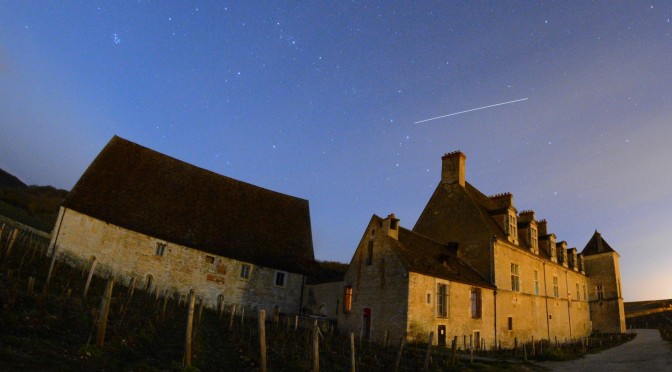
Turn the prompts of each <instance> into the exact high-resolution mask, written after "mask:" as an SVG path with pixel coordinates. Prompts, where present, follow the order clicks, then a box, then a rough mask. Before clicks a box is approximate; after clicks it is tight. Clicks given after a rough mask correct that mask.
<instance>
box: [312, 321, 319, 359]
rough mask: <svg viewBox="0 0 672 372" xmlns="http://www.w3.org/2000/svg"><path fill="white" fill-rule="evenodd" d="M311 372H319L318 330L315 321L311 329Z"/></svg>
mask: <svg viewBox="0 0 672 372" xmlns="http://www.w3.org/2000/svg"><path fill="white" fill-rule="evenodd" d="M313 372H320V329H319V327H318V326H317V319H316V320H315V326H314V327H313Z"/></svg>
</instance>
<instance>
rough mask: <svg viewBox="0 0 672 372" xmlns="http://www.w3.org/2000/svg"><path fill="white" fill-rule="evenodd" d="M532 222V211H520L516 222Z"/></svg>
mask: <svg viewBox="0 0 672 372" xmlns="http://www.w3.org/2000/svg"><path fill="white" fill-rule="evenodd" d="M531 221H534V211H530V210H527V211H522V212H520V215H518V222H531Z"/></svg>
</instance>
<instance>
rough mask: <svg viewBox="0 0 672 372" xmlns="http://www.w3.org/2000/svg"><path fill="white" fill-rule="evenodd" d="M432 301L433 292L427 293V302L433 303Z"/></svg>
mask: <svg viewBox="0 0 672 372" xmlns="http://www.w3.org/2000/svg"><path fill="white" fill-rule="evenodd" d="M431 303H432V294H431V293H427V304H431Z"/></svg>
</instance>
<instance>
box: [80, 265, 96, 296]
mask: <svg viewBox="0 0 672 372" xmlns="http://www.w3.org/2000/svg"><path fill="white" fill-rule="evenodd" d="M96 264H98V260H97V259H96V258H95V257H94V258H93V259H92V260H91V269H89V276H88V277H87V278H86V285H85V286H84V295H83V296H82V297H84V298H86V294H87V292H89V286H90V285H91V279H92V278H93V272H94V271H95V270H96Z"/></svg>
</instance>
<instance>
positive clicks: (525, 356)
mask: <svg viewBox="0 0 672 372" xmlns="http://www.w3.org/2000/svg"><path fill="white" fill-rule="evenodd" d="M523 360H524V361H526V362H527V348H526V347H525V343H524V342H523Z"/></svg>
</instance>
